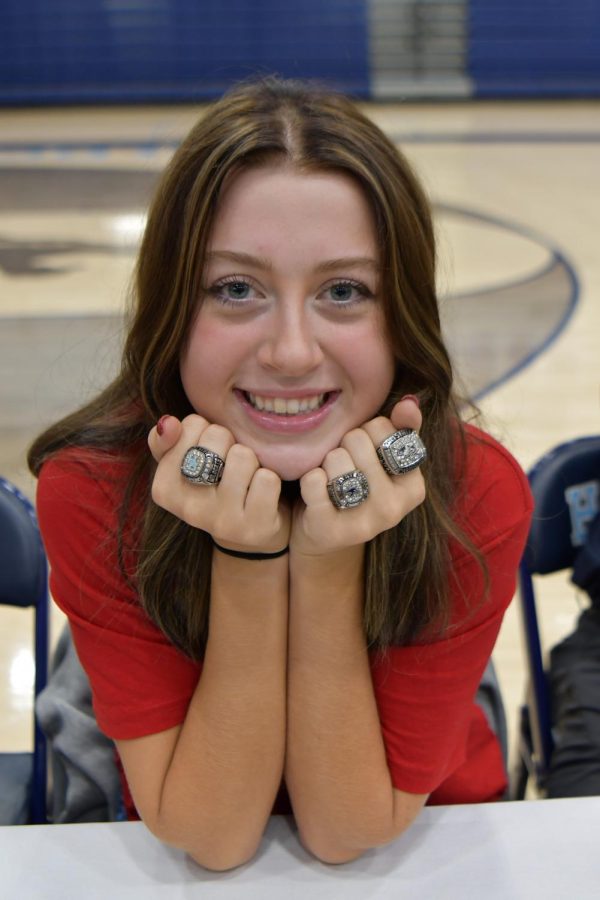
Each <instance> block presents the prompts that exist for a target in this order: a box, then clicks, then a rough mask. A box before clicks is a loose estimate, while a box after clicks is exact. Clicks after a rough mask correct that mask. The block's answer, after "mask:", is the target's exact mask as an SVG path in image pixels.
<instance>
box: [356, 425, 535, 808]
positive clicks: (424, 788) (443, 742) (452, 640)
mask: <svg viewBox="0 0 600 900" xmlns="http://www.w3.org/2000/svg"><path fill="white" fill-rule="evenodd" d="M467 436H468V461H467V465H466V467H465V470H464V472H463V475H462V478H461V483H460V490H459V501H458V504H457V512H456V519H457V521H459V522H460V524H461V527H462V529H463V530H464V532H465V533H466V534H467V536H468V537H469V538H470V539H471V540H472V541H473V543H474V544H475V546H476V547H477V548H478V549H479V551H480V553H481V554H482V556H483V558H484V560H485V563H486V568H487V579H488V582H487V592H486V579H485V576H484V574H483V572H482V569H481V567H480V566H479V564H478V562H477V560H476V559H475V558H474V557H473V556H472V555H471V554H469V553H468V552H466V551H465V549H464V548H463V547H462V546H460V545H458V544H456V545H454V546H453V547H452V569H451V572H450V596H451V621H450V626H449V628H448V629H447V631H446V632H445V633H444V635H443V637H442V638H441V639H438V640H431V641H427V642H421V643H417V644H414V645H411V646H401V647H391V648H389V649H388V650H387V651H386V652H385V653H378V654H373V656H372V658H371V672H372V678H373V686H374V691H375V695H376V700H377V705H378V710H379V716H380V721H381V727H382V733H383V737H384V743H385V747H386V753H387V759H388V765H389V768H390V773H391V777H392V782H393V784H394V786H395V787H397V788H398V789H400V790H405V791H409V792H412V793H430V792H432V791H434V790H435V789H436V788H438V787H439V785H440V784H441V783H442V782H443V781H444V780H445V779H446V778H448V777H449V776H450V775H452V773H453V772H455V771H456V770H457V769H458V768H459V767H461V766H464V763H465V759H466V754H467V749H468V745H469V728H470V726H471V724H472V723H473V713H474V697H475V693H476V691H477V688H478V685H479V682H480V680H481V677H482V674H483V672H484V669H485V667H486V665H487V662H488V660H489V658H490V655H491V653H492V650H493V647H494V644H495V642H496V638H497V636H498V632H499V629H500V625H501V623H502V618H503V615H504V612H505V610H506V608H507V606H508V604H509V603H510V601H511V599H512V596H513V594H514V590H515V583H516V573H517V568H518V564H519V560H520V558H521V554H522V552H523V548H524V544H525V541H526V538H527V534H528V530H529V523H530V519H531V512H532V508H533V503H532V499H531V494H530V491H529V486H528V482H527V479H526V477H525V475H524V473H523V472H522V470H521V469H520V467H519V466H518V464H517V463H516V461H515V460H514V459H513V458H512V457H511V456H510V454H509V453H508V452H507V451H506V450H505V449H504V448H503V447H501V445H500V444H498V443H497V442H496V441H494V440H493V439H492V438H490V437H489V436H487V435H484V434H483V433H482V432H479V431H477V430H475V429H472V428H471V429H469V431H468V433H467Z"/></svg>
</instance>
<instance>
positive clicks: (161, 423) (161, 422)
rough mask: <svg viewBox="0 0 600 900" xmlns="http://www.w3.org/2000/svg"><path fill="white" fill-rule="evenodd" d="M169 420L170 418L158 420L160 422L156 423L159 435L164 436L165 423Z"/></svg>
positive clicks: (163, 417) (165, 417) (164, 417)
mask: <svg viewBox="0 0 600 900" xmlns="http://www.w3.org/2000/svg"><path fill="white" fill-rule="evenodd" d="M168 418H169V417H168V416H161V417H160V419H159V420H158V422H157V423H156V430H157V432H158V434H159V435H162V433H163V431H164V430H165V422H166V420H167V419H168Z"/></svg>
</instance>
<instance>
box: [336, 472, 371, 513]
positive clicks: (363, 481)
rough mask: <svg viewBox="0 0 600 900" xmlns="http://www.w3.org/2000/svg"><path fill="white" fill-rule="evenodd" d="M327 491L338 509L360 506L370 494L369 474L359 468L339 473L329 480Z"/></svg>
mask: <svg viewBox="0 0 600 900" xmlns="http://www.w3.org/2000/svg"><path fill="white" fill-rule="evenodd" d="M327 493H328V494H329V499H330V500H331V502H332V503H333V505H334V506H335V508H336V509H352V508H353V507H354V506H360V504H361V503H364V502H365V500H366V499H367V497H368V496H369V482H368V481H367V476H366V475H365V474H364V473H363V472H361V471H360V470H358V469H355V471H354V472H346V473H345V474H344V475H338V476H337V478H332V479H331V481H328V482H327Z"/></svg>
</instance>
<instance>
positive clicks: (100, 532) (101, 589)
mask: <svg viewBox="0 0 600 900" xmlns="http://www.w3.org/2000/svg"><path fill="white" fill-rule="evenodd" d="M123 484H124V481H123V472H121V471H120V470H119V466H118V465H117V464H110V463H98V462H96V464H95V465H92V464H91V463H89V464H88V463H85V462H82V461H81V459H80V458H79V459H78V458H74V453H72V452H70V451H67V452H63V453H62V454H58V455H57V456H56V457H54V458H52V459H51V460H49V461H48V462H46V463H45V464H44V466H43V468H42V471H41V474H40V478H39V483H38V491H37V510H38V519H39V523H40V529H41V532H42V537H43V540H44V544H45V547H46V552H47V555H48V559H49V563H50V590H51V593H52V596H53V599H54V601H55V602H56V603H57V605H58V606H59V607H60V608H61V609H62V610H63V612H64V613H65V614H66V616H67V617H68V620H69V623H70V626H71V630H72V634H73V640H74V643H75V646H76V648H77V653H78V655H79V658H80V660H81V664H82V666H83V668H84V669H85V670H86V672H87V675H88V677H89V680H90V683H91V687H92V694H93V704H94V712H95V714H96V718H97V720H98V724H99V726H100V728H101V729H102V731H104V733H105V734H107V735H108V736H109V737H111V738H116V739H121V738H133V737H141V736H143V735H145V734H152V733H155V732H158V731H163V730H165V729H167V728H170V727H172V726H174V725H177V724H179V723H180V722H182V721H183V719H184V718H185V715H186V711H187V707H188V704H189V700H190V697H191V695H192V693H193V690H194V687H195V685H196V683H197V681H198V678H199V674H200V667H199V665H198V664H196V663H194V662H192V661H191V660H189V659H188V658H187V657H185V656H184V655H183V654H182V653H181V652H180V651H178V650H177V648H175V647H174V646H173V645H172V644H171V643H170V641H169V640H168V639H167V638H166V636H165V635H164V634H163V633H162V632H161V631H160V630H159V629H158V628H157V627H156V626H155V625H154V624H153V623H152V622H151V621H150V619H149V618H148V616H147V615H146V614H145V613H144V611H143V609H142V608H141V606H140V603H139V601H138V597H137V594H136V591H135V586H134V584H133V583H132V582H131V581H130V580H129V579H128V578H127V577H126V576H125V574H124V573H123V572H122V566H121V565H120V563H119V552H118V543H117V533H118V509H119V505H120V502H121V497H122V490H123Z"/></svg>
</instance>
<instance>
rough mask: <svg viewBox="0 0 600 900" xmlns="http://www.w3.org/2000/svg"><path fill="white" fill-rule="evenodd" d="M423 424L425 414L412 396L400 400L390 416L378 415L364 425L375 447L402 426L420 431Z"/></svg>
mask: <svg viewBox="0 0 600 900" xmlns="http://www.w3.org/2000/svg"><path fill="white" fill-rule="evenodd" d="M422 424H423V416H422V415H421V410H420V409H419V406H418V404H417V403H416V402H415V401H414V400H413V399H412V398H406V399H403V400H399V401H398V403H396V405H395V406H394V408H393V409H392V412H391V415H390V418H389V419H388V417H387V416H377V418H376V419H371V421H370V422H365V424H364V425H363V426H362V427H363V429H364V430H365V431H366V432H367V434H368V435H369V437H370V438H371V440H372V441H373V444H374V446H375V447H379V445H380V444H381V442H382V441H384V440H385V439H386V438H387V437H389V436H390V435H391V434H393V433H394V431H399V430H400V429H402V428H410V429H414V431H419V429H420V428H421V425H422Z"/></svg>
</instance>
